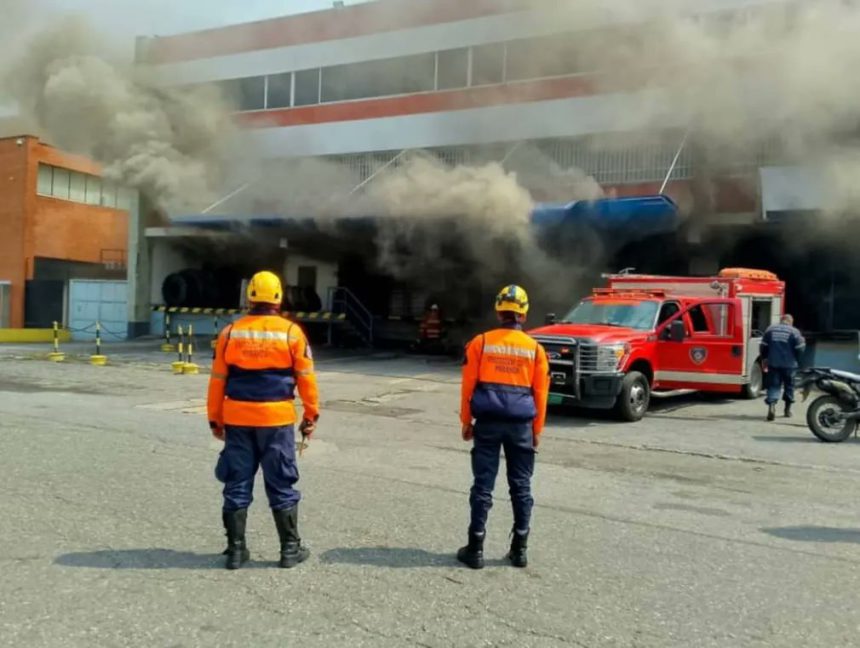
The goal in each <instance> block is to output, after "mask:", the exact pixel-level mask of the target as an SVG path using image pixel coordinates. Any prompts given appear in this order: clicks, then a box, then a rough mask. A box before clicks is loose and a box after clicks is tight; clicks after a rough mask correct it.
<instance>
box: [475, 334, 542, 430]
mask: <svg viewBox="0 0 860 648" xmlns="http://www.w3.org/2000/svg"><path fill="white" fill-rule="evenodd" d="M548 397H549V362H548V361H547V357H546V352H545V351H544V349H543V347H542V346H541V345H540V344H538V343H537V342H536V341H535V340H534V339H532V338H531V337H529V336H528V335H527V334H525V333H523V332H522V331H521V330H519V328H501V329H495V330H492V331H489V332H487V333H484V334H483V335H479V336H477V337H476V338H474V339H473V340H472V341H471V342H470V343H469V344H468V346H467V347H466V358H465V362H464V365H463V384H462V389H461V399H460V419H461V422H462V423H464V424H468V423H471V422H472V419H477V420H482V421H511V422H524V421H532V422H533V423H532V429H533V432H534V434H535V435H539V434H540V433H541V432H542V431H543V426H544V422H545V421H546V405H547V399H548Z"/></svg>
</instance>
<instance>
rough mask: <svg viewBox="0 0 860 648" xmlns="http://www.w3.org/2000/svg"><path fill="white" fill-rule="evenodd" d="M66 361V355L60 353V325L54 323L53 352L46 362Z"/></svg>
mask: <svg viewBox="0 0 860 648" xmlns="http://www.w3.org/2000/svg"><path fill="white" fill-rule="evenodd" d="M65 359H66V354H65V353H62V352H61V351H60V325H59V324H58V323H57V322H54V350H53V351H52V352H51V353H49V354H48V360H50V361H51V362H62V361H63V360H65Z"/></svg>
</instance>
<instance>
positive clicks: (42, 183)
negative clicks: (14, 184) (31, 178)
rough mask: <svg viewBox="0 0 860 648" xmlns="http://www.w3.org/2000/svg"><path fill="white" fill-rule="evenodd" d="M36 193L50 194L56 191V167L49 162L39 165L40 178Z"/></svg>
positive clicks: (41, 194)
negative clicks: (49, 164)
mask: <svg viewBox="0 0 860 648" xmlns="http://www.w3.org/2000/svg"><path fill="white" fill-rule="evenodd" d="M36 193H38V194H39V195H40V196H50V195H51V194H53V193H54V167H52V166H48V165H47V164H40V165H39V178H38V180H37V182H36Z"/></svg>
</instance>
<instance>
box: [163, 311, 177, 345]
mask: <svg viewBox="0 0 860 648" xmlns="http://www.w3.org/2000/svg"><path fill="white" fill-rule="evenodd" d="M161 350H162V351H164V353H173V352H174V351H176V345H175V344H173V342H171V341H170V313H165V314H164V342H163V343H162V345H161Z"/></svg>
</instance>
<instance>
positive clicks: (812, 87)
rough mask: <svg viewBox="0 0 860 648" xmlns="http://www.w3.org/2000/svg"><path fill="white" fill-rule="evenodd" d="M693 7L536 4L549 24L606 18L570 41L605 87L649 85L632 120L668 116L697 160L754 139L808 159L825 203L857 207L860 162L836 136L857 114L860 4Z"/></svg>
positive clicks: (781, 158) (664, 0)
mask: <svg viewBox="0 0 860 648" xmlns="http://www.w3.org/2000/svg"><path fill="white" fill-rule="evenodd" d="M538 5H540V6H543V7H544V8H546V6H547V5H546V4H545V3H542V2H536V3H535V6H538ZM693 9H694V8H693V7H691V6H690V3H684V2H679V1H675V0H651V1H644V0H622V1H615V2H604V1H598V0H567V1H566V2H564V3H560V4H559V5H558V9H557V12H558V13H555V12H554V11H552V10H550V11H548V12H547V14H546V15H547V19H548V20H551V21H552V25H553V26H554V27H557V26H558V25H565V24H567V25H570V26H571V29H581V28H583V27H586V28H587V27H588V26H589V25H595V24H596V20H597V18H598V17H602V18H607V17H608V18H609V19H610V20H611V21H613V22H614V23H615V24H616V27H613V28H609V29H607V28H606V27H601V28H600V29H599V30H594V31H589V30H588V29H586V31H584V32H582V39H581V42H580V43H579V45H578V47H575V48H574V49H575V51H576V56H577V57H578V60H579V61H580V67H581V69H582V71H583V72H596V73H597V74H596V75H595V80H596V82H597V83H598V84H599V86H601V87H602V89H603V90H607V91H623V92H631V93H638V92H639V91H643V90H647V91H649V92H643V93H641V94H638V95H636V96H637V97H638V100H636V101H634V105H635V108H634V110H635V111H636V113H637V116H638V118H639V119H640V120H642V121H643V122H644V123H645V125H646V128H644V129H642V130H641V131H640V132H649V131H650V132H653V131H655V130H660V129H662V124H664V123H665V121H666V116H667V115H673V116H675V117H676V120H677V125H678V127H680V128H681V129H685V128H689V129H690V131H691V142H694V143H695V144H696V146H697V148H698V150H700V151H701V159H700V160H699V161H700V162H702V163H704V164H705V165H707V166H709V167H711V168H712V169H714V170H715V171H723V172H726V171H728V172H731V171H737V166H738V163H739V162H740V161H747V160H750V159H753V158H754V157H755V155H756V154H760V152H761V151H762V150H763V149H766V150H769V151H770V156H771V159H775V160H776V161H777V162H778V163H784V164H791V163H802V164H809V165H812V166H816V167H818V168H820V169H822V170H823V171H824V174H823V177H824V178H825V182H826V185H827V187H826V188H827V191H828V193H829V194H830V196H831V204H830V205H828V207H830V208H831V209H833V210H834V211H839V210H843V209H850V208H852V206H853V207H854V208H853V211H856V204H857V202H856V200H855V198H856V189H855V187H856V183H855V182H853V181H851V179H852V178H854V177H856V172H857V171H860V167H857V166H856V164H854V163H853V162H852V160H851V159H850V158H851V157H852V156H846V155H845V154H844V150H843V144H844V143H845V141H846V139H847V138H853V133H854V132H855V131H856V127H857V122H858V117H860V114H858V108H857V106H858V102H860V80H858V78H857V75H856V70H857V69H858V68H857V66H858V65H860V40H858V39H857V37H856V35H857V33H860V32H858V30H860V5H858V4H857V3H852V2H842V1H841V0H817V1H816V2H786V1H779V0H776V1H771V2H761V3H757V6H753V7H750V8H749V9H747V10H741V11H729V10H723V11H711V12H709V13H705V14H701V13H700V14H699V15H692V14H691V11H692V10H693ZM648 126H650V128H649V127H648ZM637 136H638V134H637V133H632V134H631V138H632V139H633V140H635V138H636V137H637ZM733 167H734V168H733Z"/></svg>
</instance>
